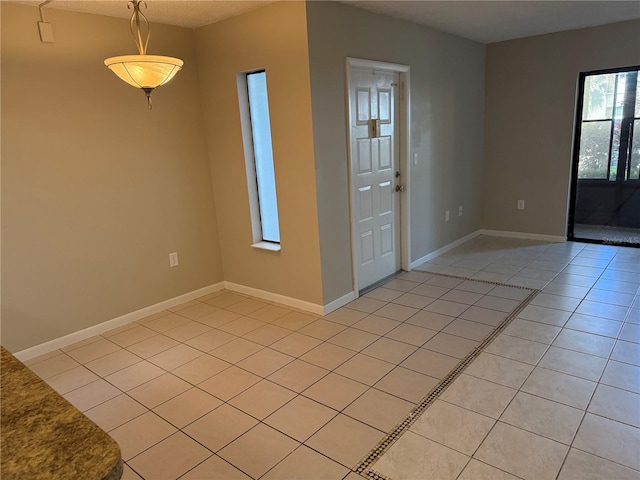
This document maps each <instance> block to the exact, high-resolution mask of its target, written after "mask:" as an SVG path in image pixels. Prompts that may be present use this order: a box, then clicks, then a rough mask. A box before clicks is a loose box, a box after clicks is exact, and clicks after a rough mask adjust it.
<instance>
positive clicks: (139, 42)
mask: <svg viewBox="0 0 640 480" xmlns="http://www.w3.org/2000/svg"><path fill="white" fill-rule="evenodd" d="M141 5H142V6H144V8H147V2H145V1H144V0H131V1H130V2H129V3H128V4H127V8H129V9H131V7H133V15H131V20H130V22H129V28H130V29H131V35H133V41H134V42H136V46H137V47H138V52H140V55H146V54H147V45H148V44H149V35H150V33H151V29H150V28H149V20H147V17H145V16H144V13H142V11H140V6H141ZM143 29H146V35H144V37H145V38H144V40H143V39H142V37H143V33H142V30H143Z"/></svg>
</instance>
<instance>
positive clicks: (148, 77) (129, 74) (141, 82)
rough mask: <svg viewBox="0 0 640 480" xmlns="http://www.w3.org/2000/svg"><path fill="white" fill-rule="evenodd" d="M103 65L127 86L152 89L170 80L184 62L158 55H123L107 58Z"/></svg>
mask: <svg viewBox="0 0 640 480" xmlns="http://www.w3.org/2000/svg"><path fill="white" fill-rule="evenodd" d="M104 64H105V65H106V66H107V67H109V69H110V70H111V71H112V72H113V73H115V74H116V75H117V76H118V77H120V78H121V79H122V80H124V81H125V82H127V83H128V84H129V85H131V86H133V87H136V88H143V89H153V88H156V87H159V86H160V85H164V84H165V83H167V82H168V81H169V80H171V79H172V78H173V77H174V76H175V74H176V73H178V72H179V71H180V69H181V68H182V65H183V64H184V62H183V61H182V60H180V59H179V58H173V57H162V56H159V55H124V56H121V57H111V58H107V59H106V60H105V61H104Z"/></svg>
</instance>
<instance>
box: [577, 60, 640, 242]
mask: <svg viewBox="0 0 640 480" xmlns="http://www.w3.org/2000/svg"><path fill="white" fill-rule="evenodd" d="M634 70H640V65H630V66H626V67H619V68H605V69H598V70H589V71H586V72H580V73H579V74H578V80H577V88H576V107H575V109H574V126H573V144H572V151H571V175H570V183H569V198H568V209H567V210H568V211H567V224H566V234H565V235H566V239H567V240H568V241H578V242H583V243H596V244H603V243H604V242H603V241H602V240H596V239H592V238H582V237H576V236H575V217H576V208H577V200H578V199H577V197H578V166H579V163H580V143H581V140H582V112H583V109H584V106H583V101H584V85H585V82H586V78H587V77H588V76H592V75H604V74H608V73H624V72H631V71H634ZM639 75H640V74H639ZM612 120H613V119H612ZM610 154H611V153H610ZM628 160H629V159H627V161H628ZM632 181H635V180H632ZM624 246H635V245H633V244H630V245H627V244H625V245H624Z"/></svg>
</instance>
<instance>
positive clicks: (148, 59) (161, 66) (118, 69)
mask: <svg viewBox="0 0 640 480" xmlns="http://www.w3.org/2000/svg"><path fill="white" fill-rule="evenodd" d="M141 6H144V7H145V8H147V4H146V2H144V0H131V1H130V2H129V3H128V5H127V8H129V9H131V8H132V7H133V15H132V16H131V21H130V22H129V27H130V29H131V34H132V35H133V39H134V41H135V42H136V46H137V47H138V52H139V55H124V56H121V57H111V58H107V59H106V60H105V61H104V64H105V65H106V66H107V67H109V69H110V70H111V71H112V72H113V73H115V74H116V75H117V76H118V77H120V78H121V79H122V80H124V81H125V82H127V83H128V84H129V85H131V86H133V87H136V88H140V89H142V90H144V93H145V95H146V96H147V104H148V105H149V110H151V108H152V104H151V92H152V91H153V89H154V88H156V87H159V86H160V85H164V84H165V83H167V82H168V81H169V80H171V79H172V78H173V77H174V76H175V74H176V73H178V72H179V71H180V69H181V68H182V65H183V63H184V62H183V61H182V60H180V59H179V58H173V57H162V56H159V55H147V45H148V44H149V34H150V29H149V21H148V20H147V17H145V16H144V14H143V13H142V12H141V11H140V7H141Z"/></svg>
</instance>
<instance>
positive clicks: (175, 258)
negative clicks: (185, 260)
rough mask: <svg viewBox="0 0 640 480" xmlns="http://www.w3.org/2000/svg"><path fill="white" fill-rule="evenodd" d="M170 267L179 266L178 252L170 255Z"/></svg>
mask: <svg viewBox="0 0 640 480" xmlns="http://www.w3.org/2000/svg"><path fill="white" fill-rule="evenodd" d="M169 266H170V267H177V266H178V252H173V253H170V254H169Z"/></svg>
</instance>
